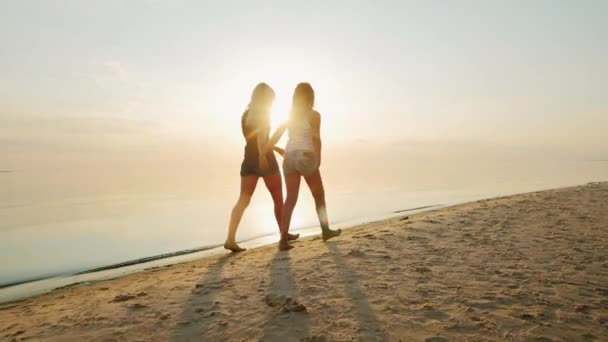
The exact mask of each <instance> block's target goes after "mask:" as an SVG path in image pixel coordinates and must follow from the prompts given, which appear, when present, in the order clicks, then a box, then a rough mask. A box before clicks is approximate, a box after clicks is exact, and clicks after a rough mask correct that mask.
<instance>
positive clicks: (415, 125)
mask: <svg viewBox="0 0 608 342" xmlns="http://www.w3.org/2000/svg"><path fill="white" fill-rule="evenodd" d="M606 18H608V2H606V1H593V0H588V1H371V0H370V1H360V0H359V1H356V0H350V1H346V0H345V1H285V0H282V1H273V0H268V1H262V2H259V1H245V0H243V1H230V0H225V1H203V0H201V1H177V0H176V1H161V0H147V1H143V0H139V1H135V0H133V1H80V0H74V1H61V0H58V1H29V0H19V1H17V0H14V1H12V0H6V1H2V3H0V42H2V47H1V53H0V75H1V77H0V143H1V144H2V145H4V147H7V146H12V148H15V149H19V148H21V147H22V146H31V145H39V147H40V148H42V149H44V148H48V149H49V150H51V149H52V148H54V147H53V146H64V145H70V144H88V143H90V144H108V145H112V144H114V143H117V142H120V143H121V144H128V143H131V142H133V143H144V144H145V143H147V142H150V141H154V140H157V139H158V137H177V138H179V137H187V138H188V139H191V138H194V139H198V138H202V139H203V138H208V137H220V139H224V140H225V142H226V143H227V144H240V143H241V139H242V138H241V137H240V126H239V120H240V114H241V113H242V110H243V108H244V107H245V106H246V104H247V101H248V97H249V93H250V91H251V89H252V88H253V86H254V85H255V84H256V82H259V81H266V82H268V83H269V84H270V85H271V86H273V87H274V88H275V90H276V91H277V94H278V96H279V97H278V100H277V104H276V109H277V110H276V113H277V115H279V116H280V115H284V114H285V111H286V110H287V108H288V105H289V101H290V96H291V91H292V89H293V87H294V86H295V84H296V83H297V82H299V81H309V82H311V83H312V85H313V86H314V87H315V89H316V91H317V98H318V102H317V107H318V109H319V111H320V112H321V113H322V115H323V135H324V137H325V139H326V140H328V141H330V142H331V141H335V142H350V141H381V142H383V141H393V140H395V141H398V140H400V139H401V140H402V139H417V140H434V141H437V140H445V141H453V140H462V141H475V142H485V143H509V144H524V145H525V144H531V145H542V146H545V145H546V146H548V147H552V148H562V147H568V148H574V147H580V148H583V149H593V150H594V151H595V152H596V153H598V154H602V153H604V152H605V151H608V139H606V137H605V136H606V132H607V131H608V85H607V80H608V63H607V62H606V61H608V43H607V42H608V20H606ZM224 140H220V141H224Z"/></svg>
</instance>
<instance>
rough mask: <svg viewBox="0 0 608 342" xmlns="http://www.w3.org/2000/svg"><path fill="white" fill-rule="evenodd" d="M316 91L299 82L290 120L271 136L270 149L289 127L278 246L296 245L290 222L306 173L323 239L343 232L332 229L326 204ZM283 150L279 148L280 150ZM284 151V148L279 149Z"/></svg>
mask: <svg viewBox="0 0 608 342" xmlns="http://www.w3.org/2000/svg"><path fill="white" fill-rule="evenodd" d="M314 102H315V93H314V90H313V89H312V86H311V85H310V84H308V83H300V84H298V85H297V87H296V89H295V91H294V94H293V99H292V108H291V111H290V113H289V120H288V121H287V123H286V124H284V125H282V126H281V127H280V128H279V129H277V131H276V132H275V134H273V136H272V138H271V139H270V141H269V143H268V146H269V149H270V148H271V147H274V144H276V142H278V141H279V139H280V138H281V136H282V135H283V133H284V132H285V130H286V129H288V130H289V140H288V142H287V145H286V146H285V151H284V160H283V174H284V176H285V184H286V187H287V198H286V199H285V205H284V206H283V214H282V216H281V223H280V229H281V240H280V242H279V249H281V250H287V249H291V248H293V246H291V245H290V244H289V240H290V235H289V225H290V223H291V215H292V214H293V210H294V208H295V206H296V203H297V201H298V194H299V191H300V181H301V178H302V177H304V180H305V181H306V184H308V188H309V189H310V191H311V193H312V196H313V197H314V200H315V207H316V210H317V216H318V218H319V223H320V225H321V230H322V236H323V241H326V240H328V239H331V238H332V237H335V236H338V235H340V234H341V233H342V230H340V229H338V230H331V229H329V224H328V219H327V208H326V205H325V189H324V187H323V180H322V178H321V172H320V171H319V166H320V165H321V135H320V129H321V115H320V114H319V112H317V111H316V110H314V109H313V107H314ZM278 151H280V150H278ZM279 153H281V152H279Z"/></svg>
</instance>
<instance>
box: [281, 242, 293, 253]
mask: <svg viewBox="0 0 608 342" xmlns="http://www.w3.org/2000/svg"><path fill="white" fill-rule="evenodd" d="M292 248H293V246H292V245H290V244H289V241H287V240H283V239H281V240H280V241H279V249H280V250H282V251H287V250H290V249H292Z"/></svg>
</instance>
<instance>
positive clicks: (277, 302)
mask: <svg viewBox="0 0 608 342" xmlns="http://www.w3.org/2000/svg"><path fill="white" fill-rule="evenodd" d="M290 261H291V260H290V256H289V253H285V252H277V253H276V254H275V255H274V257H273V258H272V261H271V262H270V285H269V288H268V290H267V292H266V296H265V302H266V305H267V306H268V307H267V308H266V320H265V321H266V324H265V326H264V337H263V341H265V342H266V341H281V342H282V341H292V340H295V341H298V340H301V339H304V338H306V337H307V336H308V334H309V322H308V313H307V312H306V311H305V310H306V309H305V307H304V306H303V305H301V304H300V303H299V302H298V301H297V300H296V298H297V288H296V285H295V281H294V278H293V274H292V273H291V266H290Z"/></svg>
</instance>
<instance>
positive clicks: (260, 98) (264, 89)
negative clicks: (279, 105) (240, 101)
mask: <svg viewBox="0 0 608 342" xmlns="http://www.w3.org/2000/svg"><path fill="white" fill-rule="evenodd" d="M275 96H276V95H275V93H274V90H272V88H271V87H270V86H269V85H268V84H266V83H264V82H262V83H258V85H256V86H255V88H253V92H252V93H251V99H250V100H249V104H248V105H247V110H248V114H247V120H246V121H245V124H246V125H247V126H261V125H267V124H269V122H270V104H271V103H272V101H274V98H275Z"/></svg>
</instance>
